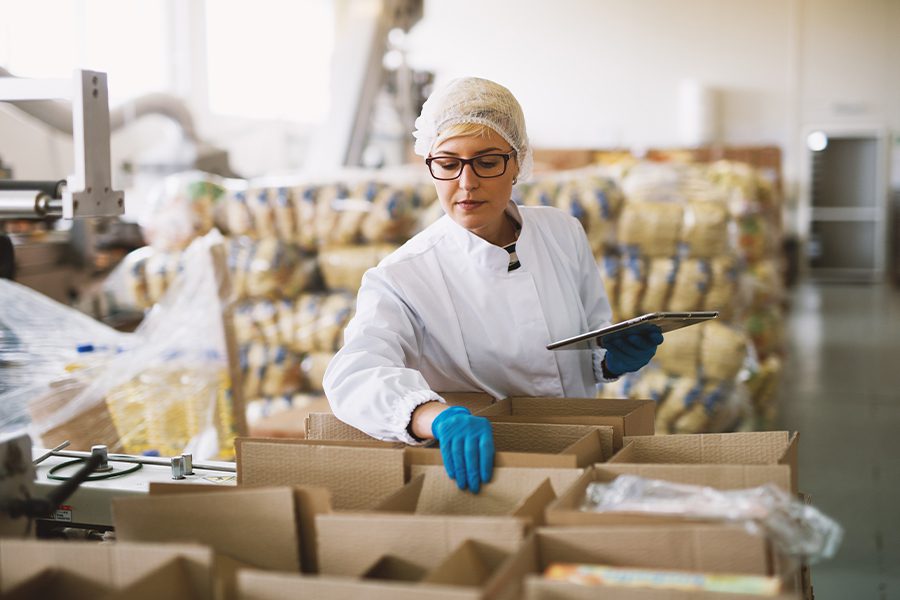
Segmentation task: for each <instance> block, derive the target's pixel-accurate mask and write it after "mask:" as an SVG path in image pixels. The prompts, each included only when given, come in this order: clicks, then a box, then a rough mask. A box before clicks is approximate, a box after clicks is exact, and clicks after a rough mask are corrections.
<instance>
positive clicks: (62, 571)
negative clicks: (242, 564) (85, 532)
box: [0, 539, 214, 600]
mask: <svg viewBox="0 0 900 600" xmlns="http://www.w3.org/2000/svg"><path fill="white" fill-rule="evenodd" d="M213 567H214V558H213V553H212V551H211V550H210V549H209V548H206V547H203V546H198V545H188V544H132V543H115V544H98V543H96V542H76V541H64V542H59V541H45V540H40V541H39V540H16V539H4V540H0V592H2V593H3V596H2V597H3V598H6V597H7V596H6V594H11V593H12V592H14V591H15V593H16V594H17V595H15V596H12V597H14V598H42V599H43V598H47V599H48V600H49V599H50V598H57V597H58V598H73V599H75V598H92V599H93V598H107V597H109V598H122V599H123V600H124V599H125V598H134V599H135V600H137V599H138V598H141V599H143V598H148V599H149V598H172V599H173V600H175V599H176V598H179V599H180V598H204V599H208V598H212V597H213V584H212V576H211V573H212V569H213ZM23 586H24V587H23ZM125 591H127V593H128V595H126V594H125V593H122V592H125ZM185 592H186V593H188V595H187V596H178V595H177V594H179V593H185ZM154 594H155V595H154Z"/></svg>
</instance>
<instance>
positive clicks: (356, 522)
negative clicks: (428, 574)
mask: <svg viewBox="0 0 900 600" xmlns="http://www.w3.org/2000/svg"><path fill="white" fill-rule="evenodd" d="M316 530H317V532H318V536H319V572H320V573H321V574H324V575H350V576H359V575H361V574H362V573H363V572H364V571H365V569H367V568H368V567H369V566H371V565H372V563H373V562H375V561H376V560H378V559H379V558H380V557H381V556H384V555H391V556H395V557H397V558H401V559H405V560H409V561H412V562H415V563H416V564H421V565H422V566H424V567H426V568H427V569H429V570H431V569H434V568H436V567H437V566H438V565H439V564H440V562H441V561H442V560H444V558H445V557H446V556H447V555H448V554H449V553H450V552H451V551H452V550H454V549H455V548H456V547H457V546H459V545H460V544H462V543H463V542H464V541H466V540H467V539H473V540H479V541H483V542H486V543H489V544H491V545H494V546H497V547H499V548H503V549H507V550H510V551H512V550H514V549H515V548H516V547H517V546H518V544H519V543H520V542H521V540H522V539H523V538H524V537H525V535H526V533H527V531H528V523H527V521H525V520H524V519H520V518H516V517H461V516H452V517H447V516H440V515H413V514H391V513H381V514H378V515H373V514H372V513H365V514H364V513H332V514H328V515H317V516H316Z"/></svg>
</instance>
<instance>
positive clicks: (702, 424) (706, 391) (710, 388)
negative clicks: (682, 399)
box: [672, 381, 733, 433]
mask: <svg viewBox="0 0 900 600" xmlns="http://www.w3.org/2000/svg"><path fill="white" fill-rule="evenodd" d="M732 388H733V383H732V382H721V381H717V382H710V383H707V384H706V385H705V386H704V387H703V391H702V392H701V394H700V397H699V398H698V399H697V400H696V401H695V402H694V404H692V405H691V406H690V407H689V408H688V409H687V411H685V412H684V413H682V414H681V415H680V416H679V417H678V418H677V419H676V420H675V422H674V423H673V424H672V433H701V432H704V431H711V430H712V429H711V427H710V425H711V423H712V421H713V419H714V418H715V415H716V414H717V413H718V412H719V411H720V410H722V408H723V407H724V406H725V404H726V402H727V400H728V394H729V392H730V391H731V389H732Z"/></svg>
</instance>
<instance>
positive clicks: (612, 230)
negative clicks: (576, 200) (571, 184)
mask: <svg viewBox="0 0 900 600" xmlns="http://www.w3.org/2000/svg"><path fill="white" fill-rule="evenodd" d="M578 189H579V191H580V194H581V205H582V207H583V208H584V212H585V215H584V222H585V223H586V227H585V229H586V230H587V236H588V241H589V242H590V244H591V250H592V251H593V253H594V255H595V256H597V255H599V254H602V253H603V252H605V251H606V248H610V247H613V246H615V245H616V242H617V240H616V220H617V219H618V218H619V213H620V212H621V210H622V205H623V203H624V196H623V195H622V191H621V190H620V189H619V187H618V186H617V185H616V184H615V183H614V182H613V181H611V180H609V179H604V178H601V177H591V178H588V179H585V180H583V181H580V182H579V185H578Z"/></svg>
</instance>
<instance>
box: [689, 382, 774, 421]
mask: <svg viewBox="0 0 900 600" xmlns="http://www.w3.org/2000/svg"><path fill="white" fill-rule="evenodd" d="M719 389H720V390H721V391H722V401H721V402H718V403H716V404H715V405H714V407H713V409H714V410H713V412H712V414H711V415H710V421H709V424H708V425H707V427H706V431H710V432H713V433H720V432H729V431H736V430H737V429H738V427H739V426H741V425H742V424H743V423H748V424H749V423H752V421H753V402H752V399H751V395H750V391H749V389H748V388H747V386H746V385H744V384H743V383H740V382H733V383H728V382H722V383H720V384H719ZM772 425H774V423H773V424H772ZM763 429H771V427H765V428H763Z"/></svg>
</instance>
